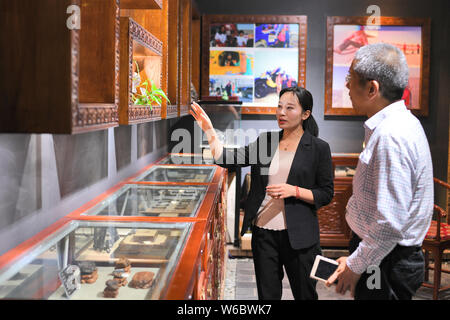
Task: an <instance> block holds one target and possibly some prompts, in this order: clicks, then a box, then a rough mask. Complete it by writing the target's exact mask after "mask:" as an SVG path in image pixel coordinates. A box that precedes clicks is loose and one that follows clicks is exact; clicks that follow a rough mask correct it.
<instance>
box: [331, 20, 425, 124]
mask: <svg viewBox="0 0 450 320" xmlns="http://www.w3.org/2000/svg"><path fill="white" fill-rule="evenodd" d="M367 19H368V17H328V18H327V55H326V69H325V70H326V71H325V73H326V74H325V112H324V114H325V115H345V116H352V115H355V116H356V115H360V114H358V113H357V112H356V111H355V110H354V109H353V107H352V103H351V101H350V97H349V95H348V89H347V87H346V82H345V76H346V75H347V73H348V70H349V68H350V65H351V62H352V60H353V58H354V56H355V53H356V51H357V50H358V49H359V48H360V47H362V46H364V45H367V44H371V43H377V42H385V43H390V44H393V45H395V46H396V47H398V48H399V49H400V50H402V51H403V53H404V54H405V56H406V60H407V63H408V66H409V83H408V86H407V87H406V89H405V92H404V94H403V100H405V104H406V106H407V107H408V109H410V110H411V111H412V112H413V113H414V114H416V115H419V116H427V115H428V95H429V73H430V19H428V18H424V19H422V18H395V17H380V20H379V24H378V25H371V24H369V23H367V21H368V20H367Z"/></svg>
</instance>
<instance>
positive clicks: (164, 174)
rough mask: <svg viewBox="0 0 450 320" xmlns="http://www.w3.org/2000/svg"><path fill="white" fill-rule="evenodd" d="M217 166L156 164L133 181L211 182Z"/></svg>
mask: <svg viewBox="0 0 450 320" xmlns="http://www.w3.org/2000/svg"><path fill="white" fill-rule="evenodd" d="M215 171H216V166H206V165H203V166H200V165H198V166H196V165H176V166H175V165H154V166H152V167H151V168H150V169H149V170H147V171H146V172H144V173H142V174H140V175H139V176H138V177H136V178H135V179H134V180H133V182H162V183H165V182H174V183H188V184H190V183H210V182H211V181H212V180H213V177H214V173H215Z"/></svg>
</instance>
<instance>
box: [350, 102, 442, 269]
mask: <svg viewBox="0 0 450 320" xmlns="http://www.w3.org/2000/svg"><path fill="white" fill-rule="evenodd" d="M364 127H365V148H364V150H363V151H362V152H361V154H360V156H359V161H358V166H357V169H356V173H355V176H354V177H353V195H352V196H351V198H350V199H349V201H348V204H347V213H346V220H347V223H348V224H349V226H350V228H351V229H352V230H353V232H355V233H356V234H357V235H358V236H359V237H360V238H361V239H362V241H361V242H360V244H359V246H358V248H357V249H356V251H355V252H353V254H351V255H350V256H349V257H348V259H347V266H348V267H349V268H350V269H351V270H352V271H353V272H355V273H358V274H361V273H363V272H364V271H366V269H367V267H369V266H370V265H379V264H380V262H381V260H383V258H384V257H385V256H386V255H388V254H389V252H391V251H392V249H394V247H395V246H396V245H397V244H399V245H402V246H420V245H421V244H422V241H423V239H424V238H425V235H426V233H427V231H428V228H429V226H430V223H431V218H432V214H433V201H434V198H433V195H434V192H433V167H432V161H431V154H430V149H429V145H428V141H427V138H426V136H425V132H424V131H423V128H422V125H421V124H420V122H419V120H418V119H417V118H416V117H415V116H414V115H412V114H411V112H410V111H409V110H408V109H407V108H406V106H405V104H404V101H403V100H400V101H397V102H395V103H392V104H390V105H389V106H387V107H385V108H383V109H382V110H381V111H379V112H378V113H376V114H375V115H373V116H372V117H371V118H369V119H368V120H367V121H366V122H365V123H364Z"/></svg>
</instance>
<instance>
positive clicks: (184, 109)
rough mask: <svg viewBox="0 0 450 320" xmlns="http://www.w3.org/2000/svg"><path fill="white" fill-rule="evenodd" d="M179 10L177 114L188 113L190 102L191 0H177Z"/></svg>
mask: <svg viewBox="0 0 450 320" xmlns="http://www.w3.org/2000/svg"><path fill="white" fill-rule="evenodd" d="M179 2H180V7H181V12H180V30H179V32H180V34H179V47H180V62H179V64H180V66H179V71H180V76H179V79H180V80H179V82H178V89H179V97H180V100H179V106H180V109H179V115H180V116H184V115H188V114H189V105H190V103H191V73H192V70H191V55H192V23H191V20H192V0H179Z"/></svg>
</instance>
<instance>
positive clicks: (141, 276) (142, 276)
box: [129, 271, 155, 289]
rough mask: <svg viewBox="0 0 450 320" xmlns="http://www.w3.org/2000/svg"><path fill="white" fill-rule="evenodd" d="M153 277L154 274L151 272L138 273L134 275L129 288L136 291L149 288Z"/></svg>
mask: <svg viewBox="0 0 450 320" xmlns="http://www.w3.org/2000/svg"><path fill="white" fill-rule="evenodd" d="M154 276H155V274H154V273H153V272H151V271H141V272H138V273H136V274H135V275H134V277H133V279H132V280H131V282H130V285H129V286H130V287H131V288H136V289H146V288H150V287H151V285H152V283H153V277H154Z"/></svg>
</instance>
